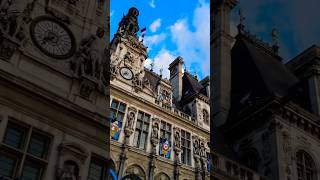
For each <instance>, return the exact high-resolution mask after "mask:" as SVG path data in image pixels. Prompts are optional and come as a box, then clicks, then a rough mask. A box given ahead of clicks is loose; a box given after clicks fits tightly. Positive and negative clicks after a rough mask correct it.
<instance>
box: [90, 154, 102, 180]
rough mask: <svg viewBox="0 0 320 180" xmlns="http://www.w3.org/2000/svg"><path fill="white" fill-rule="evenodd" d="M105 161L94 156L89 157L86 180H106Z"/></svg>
mask: <svg viewBox="0 0 320 180" xmlns="http://www.w3.org/2000/svg"><path fill="white" fill-rule="evenodd" d="M106 164H107V163H106V161H104V160H101V159H98V158H96V157H92V158H91V162H90V167H89V175H88V180H106V179H107V167H106Z"/></svg>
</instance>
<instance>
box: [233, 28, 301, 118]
mask: <svg viewBox="0 0 320 180" xmlns="http://www.w3.org/2000/svg"><path fill="white" fill-rule="evenodd" d="M231 62H232V63H231V66H232V69H231V79H232V80H231V81H232V82H231V107H230V116H229V118H231V119H233V120H232V121H234V120H235V119H234V118H235V117H239V116H238V115H239V113H240V112H241V111H242V110H243V109H248V108H250V106H252V107H257V105H259V104H261V103H262V102H265V100H266V99H270V97H275V98H283V97H286V96H287V95H288V93H289V92H290V90H291V88H292V87H294V86H295V85H296V84H297V83H298V79H297V78H296V77H295V75H293V74H292V73H291V72H290V71H289V70H288V69H287V68H286V66H285V65H284V64H282V63H281V58H279V56H278V55H276V54H272V53H271V52H270V50H269V48H266V47H263V46H261V42H259V43H257V41H256V40H252V39H251V38H250V37H248V36H245V35H243V34H239V35H238V36H237V37H236V42H235V45H234V46H233V48H232V52H231Z"/></svg>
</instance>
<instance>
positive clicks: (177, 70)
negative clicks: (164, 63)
mask: <svg viewBox="0 0 320 180" xmlns="http://www.w3.org/2000/svg"><path fill="white" fill-rule="evenodd" d="M182 65H183V59H182V57H180V56H178V57H177V58H176V59H175V60H174V61H173V62H172V63H171V64H170V65H169V71H170V84H171V86H172V92H173V99H174V100H175V101H176V102H179V101H180V100H181V96H182Z"/></svg>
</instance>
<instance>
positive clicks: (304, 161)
mask: <svg viewBox="0 0 320 180" xmlns="http://www.w3.org/2000/svg"><path fill="white" fill-rule="evenodd" d="M296 160H297V172H298V180H315V179H316V173H315V169H316V168H315V164H314V161H313V160H312V158H311V156H310V155H309V154H308V153H306V152H305V151H302V150H300V151H298V152H297V154H296Z"/></svg>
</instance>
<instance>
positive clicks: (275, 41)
mask: <svg viewBox="0 0 320 180" xmlns="http://www.w3.org/2000/svg"><path fill="white" fill-rule="evenodd" d="M271 37H272V49H273V52H274V53H275V54H278V52H279V36H278V30H277V29H276V28H273V29H272V31H271Z"/></svg>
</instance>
